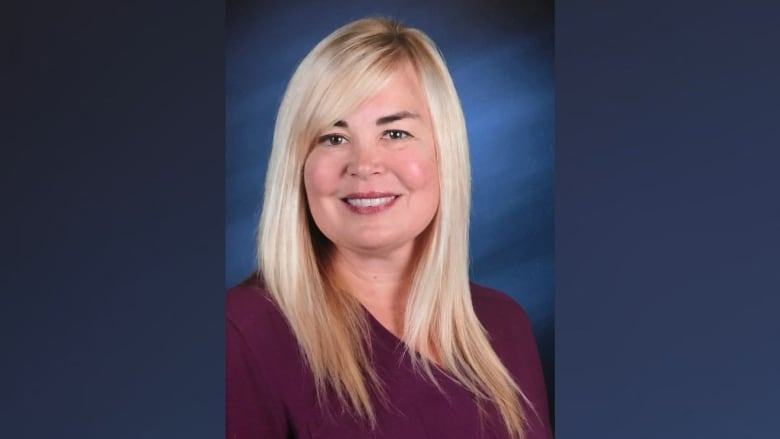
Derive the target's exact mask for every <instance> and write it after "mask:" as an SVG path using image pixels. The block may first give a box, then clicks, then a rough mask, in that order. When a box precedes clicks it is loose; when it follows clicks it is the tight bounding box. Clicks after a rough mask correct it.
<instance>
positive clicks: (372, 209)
mask: <svg viewBox="0 0 780 439" xmlns="http://www.w3.org/2000/svg"><path fill="white" fill-rule="evenodd" d="M397 199H398V196H396V197H394V198H393V199H392V200H390V201H388V202H386V203H384V204H379V205H377V206H353V205H351V204H349V203H347V201H346V200H344V205H345V206H347V208H348V209H349V210H350V211H352V213H357V214H359V215H371V214H374V213H379V212H382V211H383V210H385V209H388V208H390V206H392V205H393V204H395V200H397Z"/></svg>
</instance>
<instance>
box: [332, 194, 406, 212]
mask: <svg viewBox="0 0 780 439" xmlns="http://www.w3.org/2000/svg"><path fill="white" fill-rule="evenodd" d="M398 197H400V195H396V194H392V193H380V192H369V193H355V194H349V195H347V196H346V197H344V198H342V199H341V200H342V201H344V203H346V204H347V207H349V209H350V210H351V211H353V212H355V213H360V214H368V213H377V212H380V211H382V210H384V209H386V208H388V207H390V206H391V205H392V204H393V203H394V202H395V200H397V199H398Z"/></svg>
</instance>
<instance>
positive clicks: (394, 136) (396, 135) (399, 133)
mask: <svg viewBox="0 0 780 439" xmlns="http://www.w3.org/2000/svg"><path fill="white" fill-rule="evenodd" d="M382 137H384V138H387V139H390V140H401V139H406V138H407V137H411V134H409V133H407V132H406V131H403V130H387V131H385V132H384V135H383V136H382Z"/></svg>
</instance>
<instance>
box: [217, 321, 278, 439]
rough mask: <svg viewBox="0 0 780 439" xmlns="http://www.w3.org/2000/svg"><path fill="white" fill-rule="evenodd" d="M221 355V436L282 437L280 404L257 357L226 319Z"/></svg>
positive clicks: (241, 438) (236, 438)
mask: <svg viewBox="0 0 780 439" xmlns="http://www.w3.org/2000/svg"><path fill="white" fill-rule="evenodd" d="M225 354H226V362H225V375H226V376H225V391H226V404H225V430H226V431H225V437H226V438H227V439H261V438H262V439H277V438H278V439H284V438H286V437H287V430H288V429H287V422H286V416H285V408H284V405H283V403H282V401H281V399H280V398H279V397H278V396H277V395H275V394H274V390H273V387H271V386H269V385H268V383H267V380H266V378H265V377H264V376H263V373H262V372H263V370H262V365H261V364H259V361H258V360H257V357H256V356H255V355H253V353H252V351H251V350H250V349H249V345H248V344H247V342H246V341H245V339H244V337H243V335H242V334H241V332H240V331H239V329H238V328H237V327H236V326H235V325H234V324H233V323H232V322H231V321H230V320H227V327H226V330H225Z"/></svg>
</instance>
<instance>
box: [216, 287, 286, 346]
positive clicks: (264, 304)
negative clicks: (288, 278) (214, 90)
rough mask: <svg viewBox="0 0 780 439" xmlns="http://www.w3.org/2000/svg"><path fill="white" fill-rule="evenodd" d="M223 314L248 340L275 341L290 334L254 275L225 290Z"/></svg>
mask: <svg viewBox="0 0 780 439" xmlns="http://www.w3.org/2000/svg"><path fill="white" fill-rule="evenodd" d="M225 318H226V319H227V323H228V325H232V326H233V327H234V328H235V329H236V330H237V331H238V332H239V333H240V334H241V335H242V336H243V338H244V339H246V340H247V341H249V342H250V343H251V344H255V345H256V344H257V343H258V342H264V343H262V344H265V343H269V342H274V344H275V343H276V342H280V341H286V339H288V338H289V336H290V335H291V334H290V330H289V327H288V325H287V321H286V320H285V318H284V316H283V315H282V312H281V311H280V310H279V308H278V307H277V306H276V304H275V303H274V301H273V299H272V298H271V296H270V295H269V294H268V292H267V291H266V290H265V288H264V286H263V284H262V282H261V281H259V280H257V279H256V278H254V277H250V278H249V279H248V280H246V281H244V282H242V283H241V284H239V285H236V286H234V287H232V288H230V289H228V290H227V292H226V293H225Z"/></svg>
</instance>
